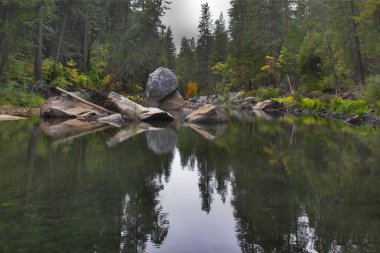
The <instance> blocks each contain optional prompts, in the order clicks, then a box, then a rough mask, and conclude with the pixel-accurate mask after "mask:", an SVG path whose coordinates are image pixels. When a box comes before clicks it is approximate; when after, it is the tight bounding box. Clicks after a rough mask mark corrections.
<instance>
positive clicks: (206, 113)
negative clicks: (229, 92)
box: [185, 104, 227, 123]
mask: <svg viewBox="0 0 380 253" xmlns="http://www.w3.org/2000/svg"><path fill="white" fill-rule="evenodd" d="M185 121H187V122H189V123H222V122H227V115H226V113H225V112H224V111H223V110H222V109H220V107H218V106H215V105H210V104H208V105H204V106H202V107H201V108H199V109H197V110H195V111H193V112H192V113H190V114H189V115H187V116H186V118H185Z"/></svg>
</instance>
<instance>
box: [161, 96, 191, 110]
mask: <svg viewBox="0 0 380 253" xmlns="http://www.w3.org/2000/svg"><path fill="white" fill-rule="evenodd" d="M184 107H185V100H184V99H183V97H182V96H181V94H180V93H179V92H178V91H174V92H172V93H170V94H169V95H167V96H166V97H164V98H163V99H162V100H161V101H160V102H159V104H158V108H160V109H161V110H164V111H180V110H182V109H183V108H184Z"/></svg>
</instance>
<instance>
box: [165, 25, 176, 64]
mask: <svg viewBox="0 0 380 253" xmlns="http://www.w3.org/2000/svg"><path fill="white" fill-rule="evenodd" d="M164 43H165V50H166V58H167V62H168V64H167V66H168V68H169V69H171V70H174V69H175V57H176V56H175V55H176V48H175V44H174V38H173V32H172V29H171V27H170V26H169V27H168V28H167V29H166V32H165V35H164Z"/></svg>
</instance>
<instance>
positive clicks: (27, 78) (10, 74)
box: [2, 54, 33, 88]
mask: <svg viewBox="0 0 380 253" xmlns="http://www.w3.org/2000/svg"><path fill="white" fill-rule="evenodd" d="M2 79H3V80H2V81H3V82H6V84H8V85H10V84H11V85H12V86H18V87H20V88H26V87H27V86H28V85H30V84H31V83H32V82H33V63H31V62H30V60H26V59H22V58H20V56H18V55H17V54H13V55H11V56H9V58H8V64H7V68H6V69H5V71H4V76H3V78H2Z"/></svg>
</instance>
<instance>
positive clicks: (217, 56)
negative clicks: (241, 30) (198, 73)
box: [211, 13, 228, 67]
mask: <svg viewBox="0 0 380 253" xmlns="http://www.w3.org/2000/svg"><path fill="white" fill-rule="evenodd" d="M213 40H214V41H213V45H212V52H211V67H212V66H214V65H215V64H216V63H218V62H223V61H224V60H225V59H226V58H227V54H228V33H227V31H226V25H225V21H224V17H223V13H220V16H219V19H217V20H216V21H215V30H214V34H213Z"/></svg>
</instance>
